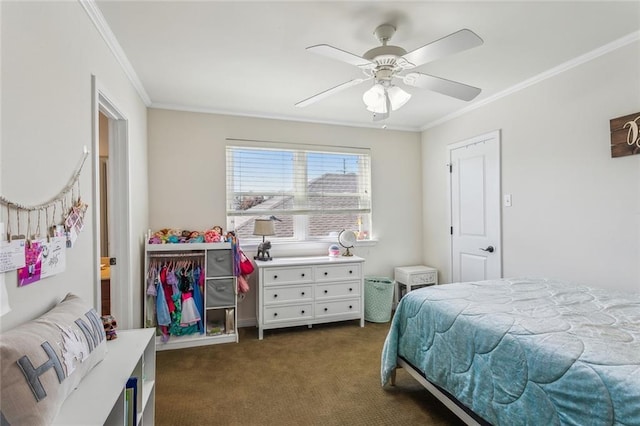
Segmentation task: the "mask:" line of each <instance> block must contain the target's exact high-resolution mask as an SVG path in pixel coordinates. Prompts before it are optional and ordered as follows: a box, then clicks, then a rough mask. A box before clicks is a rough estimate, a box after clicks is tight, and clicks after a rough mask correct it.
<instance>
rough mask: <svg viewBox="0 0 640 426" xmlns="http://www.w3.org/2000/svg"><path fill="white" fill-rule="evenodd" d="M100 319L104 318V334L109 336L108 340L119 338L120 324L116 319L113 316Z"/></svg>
mask: <svg viewBox="0 0 640 426" xmlns="http://www.w3.org/2000/svg"><path fill="white" fill-rule="evenodd" d="M100 318H102V325H103V327H104V333H105V334H106V336H107V340H113V339H116V338H117V337H118V334H117V329H118V323H117V322H116V319H115V318H114V317H113V316H111V315H103V316H101V317H100Z"/></svg>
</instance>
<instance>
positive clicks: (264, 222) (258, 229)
mask: <svg viewBox="0 0 640 426" xmlns="http://www.w3.org/2000/svg"><path fill="white" fill-rule="evenodd" d="M275 234H276V230H275V226H274V224H273V220H271V219H256V220H255V222H254V225H253V235H262V242H261V243H260V244H259V245H258V254H257V255H256V256H254V257H253V258H254V259H256V260H271V256H269V249H271V241H265V239H264V237H265V236H267V235H275Z"/></svg>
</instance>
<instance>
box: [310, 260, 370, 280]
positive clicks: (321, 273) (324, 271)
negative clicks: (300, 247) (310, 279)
mask: <svg viewBox="0 0 640 426" xmlns="http://www.w3.org/2000/svg"><path fill="white" fill-rule="evenodd" d="M315 278H316V281H317V282H321V281H336V280H353V279H357V278H360V264H347V265H320V266H317V267H316V276H315Z"/></svg>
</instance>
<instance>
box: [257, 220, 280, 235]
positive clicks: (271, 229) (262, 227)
mask: <svg viewBox="0 0 640 426" xmlns="http://www.w3.org/2000/svg"><path fill="white" fill-rule="evenodd" d="M275 233H276V229H275V226H274V225H273V221H272V220H271V219H256V220H255V222H254V224H253V235H262V236H265V235H275Z"/></svg>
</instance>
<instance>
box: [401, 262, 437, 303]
mask: <svg viewBox="0 0 640 426" xmlns="http://www.w3.org/2000/svg"><path fill="white" fill-rule="evenodd" d="M394 273H395V277H394V279H395V281H396V288H395V290H396V291H395V295H396V296H395V304H396V305H397V304H398V302H399V301H400V299H402V296H404V295H405V294H406V293H408V292H410V291H411V290H415V289H416V288H420V287H426V286H430V285H437V284H438V270H437V269H435V268H431V267H429V266H399V267H397V268H395V270H394Z"/></svg>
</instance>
